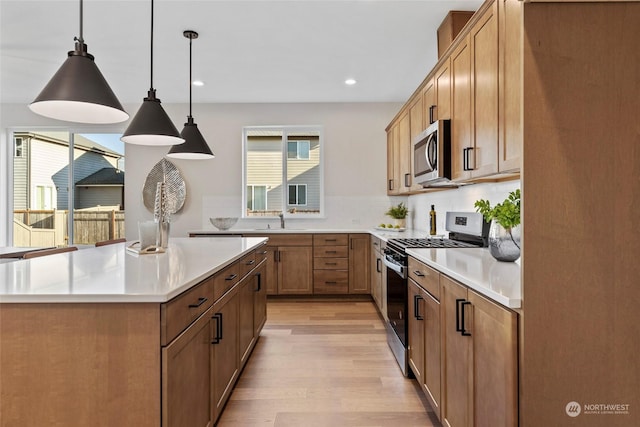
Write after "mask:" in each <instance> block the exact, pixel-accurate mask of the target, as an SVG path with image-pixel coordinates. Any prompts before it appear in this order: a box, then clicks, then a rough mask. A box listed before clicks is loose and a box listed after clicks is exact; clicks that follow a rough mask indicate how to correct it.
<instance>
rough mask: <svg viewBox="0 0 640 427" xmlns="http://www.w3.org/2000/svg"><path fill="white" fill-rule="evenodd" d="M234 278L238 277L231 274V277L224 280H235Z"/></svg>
mask: <svg viewBox="0 0 640 427" xmlns="http://www.w3.org/2000/svg"><path fill="white" fill-rule="evenodd" d="M236 277H238V275H237V274H232V275H231V276H229V277H226V278H225V279H224V280H227V281H228V280H233V279H235V278H236Z"/></svg>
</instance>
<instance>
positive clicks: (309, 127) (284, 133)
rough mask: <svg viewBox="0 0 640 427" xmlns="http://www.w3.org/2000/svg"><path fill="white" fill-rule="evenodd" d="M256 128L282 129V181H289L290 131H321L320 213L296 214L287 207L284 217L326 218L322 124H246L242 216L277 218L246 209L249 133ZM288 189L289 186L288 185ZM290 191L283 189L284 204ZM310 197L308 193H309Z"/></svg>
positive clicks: (243, 141) (243, 147) (243, 143)
mask: <svg viewBox="0 0 640 427" xmlns="http://www.w3.org/2000/svg"><path fill="white" fill-rule="evenodd" d="M256 130H271V131H282V150H281V151H282V174H283V175H282V177H283V179H282V182H283V183H287V184H288V181H287V179H286V177H287V145H286V142H287V139H288V135H289V133H299V132H306V131H308V132H318V133H319V137H318V142H319V144H320V155H319V159H318V163H319V169H320V188H319V191H320V194H319V197H320V213H317V214H310V213H296V214H290V213H288V212H287V210H286V209H284V212H283V214H284V217H285V218H295V219H324V218H326V212H325V195H324V151H325V146H324V126H322V125H304V126H245V127H243V128H242V201H241V203H242V205H241V206H243V208H242V218H247V219H261V218H268V219H273V218H277V217H276V216H273V217H268V216H265V217H255V216H248V215H247V209H246V200H247V194H246V191H247V133H248V132H249V131H256ZM309 152H311V147H309ZM287 190H288V187H287ZM287 193H288V191H286V192H285V191H283V195H282V206H283V207H284V206H287V202H288V194H287ZM307 197H308V195H307Z"/></svg>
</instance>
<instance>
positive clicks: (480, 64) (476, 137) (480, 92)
mask: <svg viewBox="0 0 640 427" xmlns="http://www.w3.org/2000/svg"><path fill="white" fill-rule="evenodd" d="M471 52H472V64H471V69H472V78H471V85H472V95H471V99H472V100H473V130H474V134H473V141H474V148H473V153H472V157H471V158H472V159H473V164H472V165H471V166H472V168H473V170H472V171H471V176H472V177H480V176H485V175H489V174H493V173H496V172H498V17H497V3H496V2H494V3H493V6H492V7H491V8H490V9H489V10H487V11H486V12H485V13H484V15H483V16H482V19H481V20H480V21H479V22H478V23H476V25H474V27H473V29H472V30H471Z"/></svg>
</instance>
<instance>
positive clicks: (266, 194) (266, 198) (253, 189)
mask: <svg viewBox="0 0 640 427" xmlns="http://www.w3.org/2000/svg"><path fill="white" fill-rule="evenodd" d="M246 187H251V195H252V196H253V197H251V202H252V205H253V200H255V194H256V187H261V188H264V210H265V211H266V210H267V206H269V192H268V191H267V190H268V188H269V186H268V185H266V184H247V185H246ZM246 187H245V189H246ZM243 200H246V201H247V202H249V200H247V199H243ZM247 209H249V208H248V207H247ZM251 210H255V208H254V207H253V206H252V207H251Z"/></svg>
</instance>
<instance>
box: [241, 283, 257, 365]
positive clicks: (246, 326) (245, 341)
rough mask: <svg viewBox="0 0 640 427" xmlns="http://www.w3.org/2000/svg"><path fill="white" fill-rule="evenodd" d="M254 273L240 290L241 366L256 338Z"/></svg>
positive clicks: (242, 284)
mask: <svg viewBox="0 0 640 427" xmlns="http://www.w3.org/2000/svg"><path fill="white" fill-rule="evenodd" d="M253 279H254V276H253V274H252V275H251V276H249V277H247V278H246V279H244V280H243V281H242V282H241V283H240V285H239V286H240V289H239V290H238V300H239V301H238V302H239V307H238V310H239V313H240V314H239V318H238V322H239V328H238V344H239V346H240V347H239V348H240V366H243V365H244V364H245V363H246V361H247V359H248V358H249V349H250V348H251V345H252V344H253V339H254V327H253V326H254V321H253V315H254V308H253V300H254V296H253V292H254V291H253V290H254V286H255V284H254V280H253Z"/></svg>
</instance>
